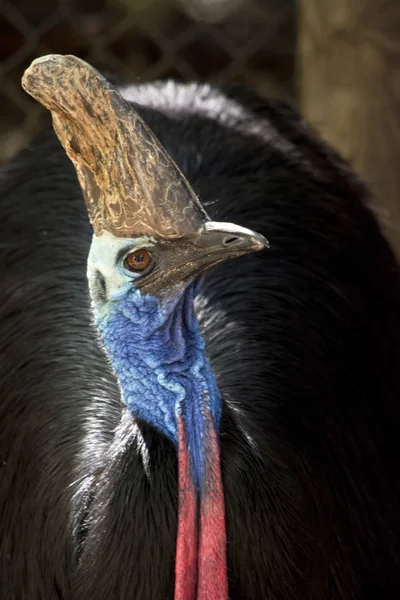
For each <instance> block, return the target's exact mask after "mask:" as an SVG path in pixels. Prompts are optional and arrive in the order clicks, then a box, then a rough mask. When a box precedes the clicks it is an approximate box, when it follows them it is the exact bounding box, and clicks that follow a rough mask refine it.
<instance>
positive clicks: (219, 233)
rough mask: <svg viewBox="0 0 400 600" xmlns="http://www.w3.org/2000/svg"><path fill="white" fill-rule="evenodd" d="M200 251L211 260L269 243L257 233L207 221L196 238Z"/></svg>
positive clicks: (262, 246)
mask: <svg viewBox="0 0 400 600" xmlns="http://www.w3.org/2000/svg"><path fill="white" fill-rule="evenodd" d="M198 247H199V250H200V252H201V251H204V252H205V253H206V255H208V256H209V258H210V261H211V262H213V257H217V256H218V257H220V258H221V259H223V258H230V257H231V256H232V257H235V256H240V255H241V254H249V253H250V252H257V251H259V250H264V249H265V248H269V243H268V241H267V240H266V239H265V237H264V236H262V235H261V234H259V233H256V232H255V231H252V230H251V229H247V228H246V227H241V226H240V225H235V224H234V223H216V222H215V221H207V222H206V223H205V224H204V226H203V231H202V234H201V236H200V238H199V240H198Z"/></svg>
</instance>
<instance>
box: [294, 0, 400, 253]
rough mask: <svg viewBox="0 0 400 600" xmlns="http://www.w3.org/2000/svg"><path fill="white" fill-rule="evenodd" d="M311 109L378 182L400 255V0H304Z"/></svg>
mask: <svg viewBox="0 0 400 600" xmlns="http://www.w3.org/2000/svg"><path fill="white" fill-rule="evenodd" d="M299 13H300V14H299V64H298V74H299V97H300V107H301V111H302V114H303V115H304V117H305V118H306V119H307V120H308V121H310V122H311V123H312V124H313V125H314V127H316V128H317V130H318V131H319V132H320V133H321V134H322V135H323V137H324V138H325V139H326V140H328V141H329V142H330V143H331V144H332V145H333V146H335V147H336V148H337V149H338V150H339V151H340V152H341V153H342V155H344V156H345V157H346V158H347V159H348V160H350V162H351V164H352V165H353V167H354V168H355V169H356V170H357V171H358V172H359V173H360V174H361V175H362V176H363V177H364V180H366V181H367V182H368V183H369V184H370V188H371V190H372V191H373V192H374V194H375V198H374V200H373V203H374V207H375V211H376V212H377V214H378V217H379V218H380V220H381V222H382V223H383V225H384V226H385V231H386V233H387V235H388V237H389V239H390V240H391V242H392V244H393V245H394V247H395V249H396V251H397V253H398V255H399V256H400V0H380V1H379V2H377V0H301V1H300V6H299Z"/></svg>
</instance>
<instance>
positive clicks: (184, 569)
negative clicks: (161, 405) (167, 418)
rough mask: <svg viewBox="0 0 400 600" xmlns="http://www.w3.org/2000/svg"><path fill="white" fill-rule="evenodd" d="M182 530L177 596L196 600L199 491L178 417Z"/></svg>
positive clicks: (183, 426)
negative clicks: (195, 486)
mask: <svg viewBox="0 0 400 600" xmlns="http://www.w3.org/2000/svg"><path fill="white" fill-rule="evenodd" d="M178 479H179V492H178V533H177V540H176V563H175V597H174V599H175V600H196V585H197V525H196V508H197V505H196V493H195V489H194V484H193V478H192V476H191V473H190V461H189V455H188V449H187V440H186V432H185V425H184V422H183V420H182V417H179V418H178Z"/></svg>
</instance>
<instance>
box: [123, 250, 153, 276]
mask: <svg viewBox="0 0 400 600" xmlns="http://www.w3.org/2000/svg"><path fill="white" fill-rule="evenodd" d="M150 263H151V254H150V253H149V252H147V250H144V249H143V248H142V249H141V250H135V252H131V253H130V254H128V255H127V256H126V257H125V260H124V267H125V269H128V271H144V270H145V269H147V267H148V266H149V264H150Z"/></svg>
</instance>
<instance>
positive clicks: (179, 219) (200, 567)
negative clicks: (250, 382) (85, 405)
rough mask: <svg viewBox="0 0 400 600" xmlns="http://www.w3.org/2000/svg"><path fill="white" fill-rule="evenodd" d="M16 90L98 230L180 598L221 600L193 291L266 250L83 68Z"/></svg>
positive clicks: (61, 68)
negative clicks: (44, 128)
mask: <svg viewBox="0 0 400 600" xmlns="http://www.w3.org/2000/svg"><path fill="white" fill-rule="evenodd" d="M23 85H24V87H25V89H26V90H27V91H28V92H29V93H30V94H32V95H33V96H34V97H35V98H36V99H37V100H39V101H40V102H42V104H44V105H45V106H46V107H47V108H48V109H50V110H51V111H52V115H53V123H54V128H55V130H56V132H57V134H58V137H59V138H60V141H61V142H62V144H63V146H64V148H65V150H66V152H67V154H68V156H69V157H70V159H71V160H72V162H73V164H74V166H75V168H76V171H77V174H78V178H79V181H80V184H81V187H82V190H83V194H84V197H85V201H86V205H87V209H88V214H89V218H90V221H91V223H92V226H93V229H94V236H93V241H92V245H91V249H90V254H89V259H88V279H89V287H90V293H91V298H92V305H93V309H94V314H95V320H96V323H97V326H98V329H99V331H100V334H101V337H102V340H103V342H104V345H105V348H106V350H107V352H108V355H109V357H110V360H111V363H112V365H113V368H114V370H115V372H116V374H117V377H118V381H119V384H120V388H121V395H122V400H123V402H124V404H125V405H126V406H127V408H128V409H129V410H131V412H132V413H133V415H134V416H135V417H136V418H138V419H142V420H144V421H146V422H147V423H150V424H151V425H153V426H154V427H155V428H157V429H158V430H159V431H160V432H161V433H162V434H164V435H166V436H167V437H169V438H170V439H171V440H172V441H173V442H174V443H175V444H176V446H177V449H178V464H179V525H178V542H177V559H176V581H177V583H176V598H182V599H185V600H186V599H188V598H192V597H193V593H194V589H195V588H196V586H197V588H196V589H197V594H198V596H197V597H199V598H201V597H204V598H206V597H207V598H211V597H212V598H214V599H215V600H217V598H223V597H225V598H226V594H227V592H226V573H225V565H224V561H225V524H224V510H223V494H222V487H221V479H220V467H219V449H218V436H219V420H220V414H221V399H220V396H219V392H218V388H217V385H216V382H215V379H214V376H213V374H212V371H211V367H210V365H209V362H208V360H207V356H206V352H205V348H204V342H203V340H202V338H201V335H200V333H199V330H198V325H197V320H196V317H195V313H194V307H193V298H194V293H195V286H194V282H195V281H196V279H197V278H198V276H199V275H200V274H201V273H203V272H204V271H205V270H207V269H208V268H210V267H211V266H213V265H215V264H216V263H218V262H220V261H222V260H225V259H227V258H233V257H237V256H240V255H243V254H247V253H249V252H253V251H257V250H261V249H263V248H265V247H266V245H267V242H266V240H265V239H264V238H263V237H262V236H261V235H259V234H257V233H255V232H253V231H251V230H248V229H245V228H243V227H240V226H238V225H233V224H230V223H216V222H212V221H211V220H210V219H209V217H208V216H207V214H206V212H205V211H204V209H203V208H202V206H201V205H200V203H199V201H198V199H197V197H196V195H195V193H194V191H193V190H192V188H191V187H190V185H189V183H188V182H187V181H186V179H185V177H184V176H183V174H182V173H181V172H180V170H179V169H178V167H177V166H176V165H175V164H174V162H173V161H172V160H171V158H170V157H169V156H168V154H167V153H166V152H165V150H164V149H163V147H162V146H161V144H160V143H159V141H158V140H157V139H156V138H155V136H154V135H153V134H152V132H151V131H150V130H149V128H148V127H147V126H146V125H145V123H144V122H143V121H142V119H141V118H140V117H139V116H138V114H137V113H136V112H135V111H134V109H133V108H132V107H131V106H130V105H129V104H128V103H127V102H125V100H123V98H122V97H121V96H120V94H119V93H118V92H117V91H116V90H115V89H114V88H113V87H112V86H111V85H110V84H109V83H108V82H107V81H106V80H105V79H104V78H103V77H101V75H100V74H99V73H97V72H96V71H95V70H94V69H92V68H91V67H89V65H87V64H86V63H84V62H83V61H81V60H79V59H77V58H75V57H71V56H66V57H63V56H49V57H44V58H42V59H39V60H37V61H35V62H34V63H33V64H32V65H31V67H30V68H29V69H28V71H27V72H26V73H25V75H24V79H23ZM199 523H200V524H199ZM197 552H198V558H197Z"/></svg>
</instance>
